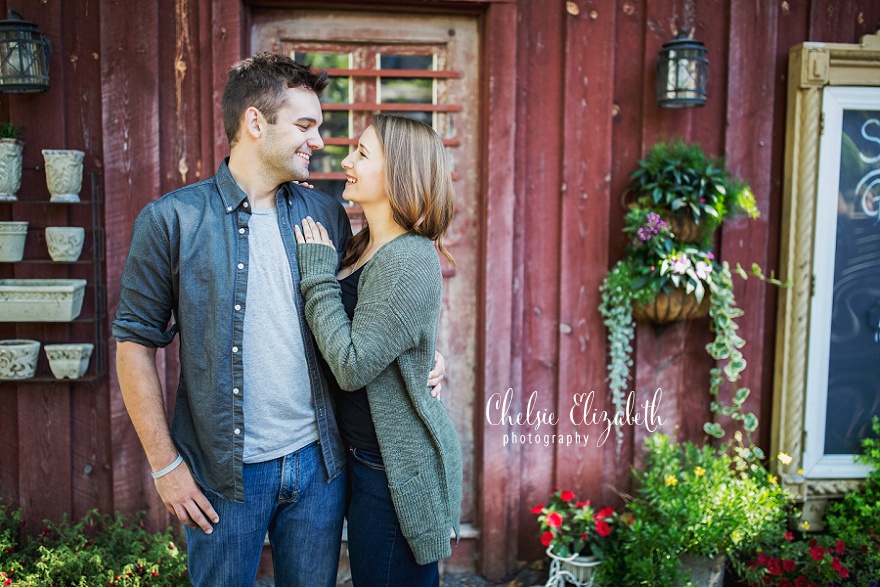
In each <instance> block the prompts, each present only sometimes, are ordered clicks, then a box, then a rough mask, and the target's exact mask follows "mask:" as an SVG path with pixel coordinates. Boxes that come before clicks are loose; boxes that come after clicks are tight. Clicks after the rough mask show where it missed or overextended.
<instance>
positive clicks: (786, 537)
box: [783, 532, 794, 542]
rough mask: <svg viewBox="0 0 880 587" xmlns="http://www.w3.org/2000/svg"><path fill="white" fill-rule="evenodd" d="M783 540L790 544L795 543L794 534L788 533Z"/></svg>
mask: <svg viewBox="0 0 880 587" xmlns="http://www.w3.org/2000/svg"><path fill="white" fill-rule="evenodd" d="M783 538H785V539H786V540H788V541H789V542H794V532H786V533H785V536H783Z"/></svg>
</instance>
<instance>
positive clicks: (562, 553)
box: [532, 489, 621, 587]
mask: <svg viewBox="0 0 880 587" xmlns="http://www.w3.org/2000/svg"><path fill="white" fill-rule="evenodd" d="M532 513H533V514H537V515H538V518H537V522H538V526H539V528H540V540H541V544H542V545H543V546H545V547H546V548H547V555H548V556H549V557H550V559H551V560H552V562H551V566H550V578H549V579H548V581H547V585H548V586H549V585H559V586H560V587H562V586H563V585H564V583H565V581H569V582H573V583H575V584H576V585H579V586H582V587H589V586H590V585H592V584H593V581H594V576H595V574H596V571H597V567H598V566H599V565H600V564H601V563H602V560H603V559H604V558H605V552H606V549H607V548H608V546H609V545H610V544H611V543H612V541H613V540H614V539H615V536H614V534H615V531H616V529H617V527H618V526H619V525H620V522H621V520H620V518H619V517H618V515H617V514H616V513H615V511H614V509H613V508H610V507H605V508H602V509H600V510H599V511H598V512H596V511H595V510H593V508H592V507H591V506H590V502H589V500H587V501H580V500H578V499H577V498H576V497H575V494H574V492H572V491H569V490H558V489H554V493H553V495H552V496H551V498H550V501H549V502H548V504H547V505H544V504H538V505H536V506H535V507H534V508H532Z"/></svg>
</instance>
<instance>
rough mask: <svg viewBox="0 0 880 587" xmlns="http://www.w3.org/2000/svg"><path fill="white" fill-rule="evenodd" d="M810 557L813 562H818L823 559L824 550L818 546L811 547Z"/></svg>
mask: <svg viewBox="0 0 880 587" xmlns="http://www.w3.org/2000/svg"><path fill="white" fill-rule="evenodd" d="M810 556H811V557H813V560H814V561H816V562H818V561H820V560H822V559H823V558H825V549H824V548H823V547H821V546H819V545H816V546H813V547H811V548H810Z"/></svg>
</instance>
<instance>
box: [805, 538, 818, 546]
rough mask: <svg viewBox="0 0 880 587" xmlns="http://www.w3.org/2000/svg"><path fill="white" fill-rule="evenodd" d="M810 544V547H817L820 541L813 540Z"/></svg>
mask: <svg viewBox="0 0 880 587" xmlns="http://www.w3.org/2000/svg"><path fill="white" fill-rule="evenodd" d="M808 544H809V545H810V546H816V545H817V544H819V541H818V540H816V539H815V538H813V539H812V540H810V542H809V543H808Z"/></svg>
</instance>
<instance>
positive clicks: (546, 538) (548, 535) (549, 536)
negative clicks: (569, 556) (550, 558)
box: [541, 531, 553, 546]
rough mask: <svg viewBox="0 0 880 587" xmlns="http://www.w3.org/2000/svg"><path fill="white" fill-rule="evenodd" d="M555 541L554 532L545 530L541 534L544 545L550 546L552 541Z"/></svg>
mask: <svg viewBox="0 0 880 587" xmlns="http://www.w3.org/2000/svg"><path fill="white" fill-rule="evenodd" d="M551 542H553V532H549V531H547V532H544V533H543V534H541V544H543V545H544V546H550V543H551Z"/></svg>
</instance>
